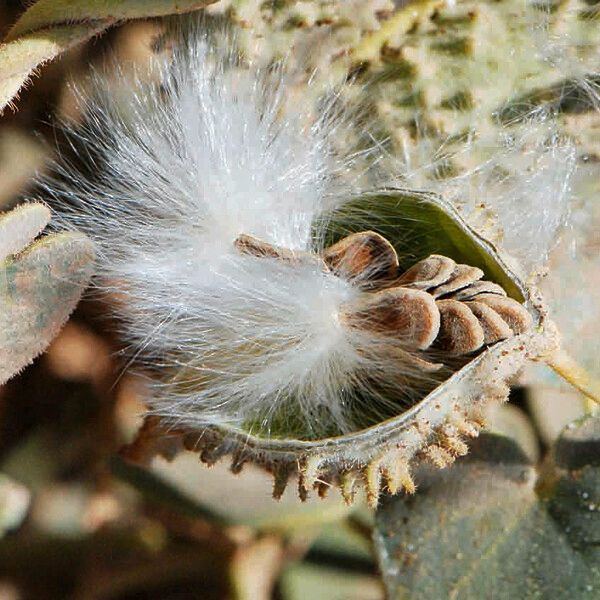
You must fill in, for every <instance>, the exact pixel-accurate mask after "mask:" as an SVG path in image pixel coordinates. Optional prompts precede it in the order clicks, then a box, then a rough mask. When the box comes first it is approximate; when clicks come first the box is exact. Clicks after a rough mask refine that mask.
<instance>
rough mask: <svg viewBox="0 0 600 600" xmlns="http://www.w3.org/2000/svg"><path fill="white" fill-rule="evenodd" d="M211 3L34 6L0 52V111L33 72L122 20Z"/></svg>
mask: <svg viewBox="0 0 600 600" xmlns="http://www.w3.org/2000/svg"><path fill="white" fill-rule="evenodd" d="M210 3H211V0H87V1H86V0H78V1H74V0H39V2H36V3H35V4H34V5H33V6H31V7H30V8H29V9H28V10H26V11H25V13H24V14H23V15H22V16H21V18H20V19H19V20H18V21H17V23H16V24H15V25H14V26H13V28H12V29H11V30H10V32H9V33H8V35H7V37H6V40H5V41H6V42H8V43H5V44H3V45H1V46H0V111H2V110H3V109H4V108H5V107H6V106H7V105H9V104H10V103H11V101H12V99H13V98H14V97H15V95H16V94H17V93H18V91H19V90H20V89H21V87H22V86H23V85H24V84H25V83H27V81H28V80H29V78H30V76H31V74H32V72H33V71H34V70H35V69H36V68H37V67H39V66H40V65H42V64H44V63H46V62H48V61H49V60H52V59H53V58H55V57H56V56H58V55H59V54H61V53H62V52H64V51H65V50H68V49H69V48H71V47H73V46H75V45H76V44H79V43H81V42H83V41H85V40H87V39H89V38H91V37H93V36H94V35H98V34H99V33H101V32H102V31H104V30H105V29H107V28H108V27H110V26H111V25H113V24H114V23H116V22H118V21H122V20H126V19H138V18H146V17H158V16H163V15H169V14H175V13H185V12H191V11H194V10H198V9H200V8H203V7H204V6H206V5H207V4H210Z"/></svg>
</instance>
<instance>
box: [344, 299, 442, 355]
mask: <svg viewBox="0 0 600 600" xmlns="http://www.w3.org/2000/svg"><path fill="white" fill-rule="evenodd" d="M344 317H345V320H346V322H347V323H348V324H349V325H350V326H352V327H359V328H362V329H365V330H370V331H373V332H376V333H380V334H386V335H391V336H393V337H394V338H396V339H398V340H401V341H402V342H404V343H405V344H406V346H407V347H409V348H415V349H425V348H428V347H429V346H430V345H431V344H432V343H433V341H434V340H435V339H436V337H437V335H438V332H439V329H440V313H439V311H438V308H437V306H436V303H435V300H434V299H433V297H432V296H431V295H430V294H428V293H427V292H423V291H421V290H412V289H409V288H402V287H397V288H392V289H388V290H381V291H379V292H374V293H372V294H365V295H364V296H363V297H362V298H361V299H360V300H359V301H358V302H356V303H354V304H352V305H350V306H348V307H347V310H346V313H345V315H344Z"/></svg>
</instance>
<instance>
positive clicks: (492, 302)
mask: <svg viewBox="0 0 600 600" xmlns="http://www.w3.org/2000/svg"><path fill="white" fill-rule="evenodd" d="M477 302H482V303H483V304H487V306H489V307H490V308H492V309H494V311H496V312H497V313H498V314H499V315H500V316H501V317H502V319H503V320H504V321H505V322H506V324H507V325H508V326H509V327H510V328H511V329H512V330H513V332H514V333H515V334H519V333H524V332H526V331H529V330H530V329H531V328H532V327H533V318H532V317H531V314H530V313H529V311H528V310H527V309H526V308H525V307H524V306H523V305H522V304H521V303H520V302H517V301H516V300H513V299H512V298H505V297H503V296H498V295H496V294H480V295H479V296H477Z"/></svg>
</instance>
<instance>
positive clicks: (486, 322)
mask: <svg viewBox="0 0 600 600" xmlns="http://www.w3.org/2000/svg"><path fill="white" fill-rule="evenodd" d="M466 305H467V306H468V307H469V308H470V309H471V312H472V313H473V314H474V315H475V316H476V317H477V319H478V320H479V324H480V325H481V327H482V328H483V335H484V340H483V341H484V343H486V344H495V343H496V342H499V341H500V340H505V339H507V338H509V337H511V336H512V335H513V330H512V329H511V328H510V327H509V326H508V324H507V322H506V321H505V320H504V319H503V318H502V317H501V316H500V315H499V314H498V313H497V312H496V311H495V310H494V309H493V308H491V307H490V306H488V305H487V304H484V303H483V302H476V301H473V302H467V303H466Z"/></svg>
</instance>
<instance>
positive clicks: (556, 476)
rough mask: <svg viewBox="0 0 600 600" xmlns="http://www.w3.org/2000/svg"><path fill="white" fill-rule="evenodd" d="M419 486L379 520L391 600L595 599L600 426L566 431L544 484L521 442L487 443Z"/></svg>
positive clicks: (493, 439) (591, 421)
mask: <svg viewBox="0 0 600 600" xmlns="http://www.w3.org/2000/svg"><path fill="white" fill-rule="evenodd" d="M420 483H421V485H420V489H419V490H418V492H417V494H416V495H415V496H414V497H411V498H406V497H396V498H389V499H387V500H386V501H385V502H384V504H383V506H382V507H381V509H380V511H379V513H378V515H377V525H376V533H375V541H376V545H377V550H378V555H379V561H380V566H381V570H382V573H383V576H384V580H385V585H386V587H387V590H388V594H389V597H390V598H391V599H394V600H400V599H404V598H410V599H411V600H420V599H427V600H437V599H438V598H439V599H440V600H441V599H443V600H446V599H448V598H455V599H460V600H471V599H473V600H480V599H482V598H494V600H508V599H513V598H520V599H523V600H528V599H530V598H531V599H532V598H552V599H553V600H584V599H589V600H592V599H595V598H598V596H599V594H600V419H599V418H593V417H588V418H587V419H585V420H583V421H580V422H578V423H576V424H574V425H573V426H571V427H570V428H567V430H565V432H563V435H562V436H561V438H560V439H559V441H558V442H557V444H556V446H555V449H554V452H553V457H552V461H551V463H550V464H549V465H546V467H545V469H544V470H543V472H542V474H541V475H538V473H537V472H536V469H535V467H534V466H533V465H531V464H530V463H529V462H528V461H527V459H526V458H525V456H524V454H523V453H522V452H521V450H520V449H519V447H518V446H517V445H516V443H514V442H513V441H511V440H509V439H508V438H503V437H498V436H492V435H487V436H484V437H483V438H482V439H481V440H480V443H478V444H477V446H476V448H474V450H473V453H472V454H471V455H470V456H469V457H467V459H464V460H462V461H460V462H459V463H457V464H456V465H455V466H454V467H452V468H451V469H446V470H442V471H436V472H426V473H424V475H423V479H422V481H421V482H420Z"/></svg>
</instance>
